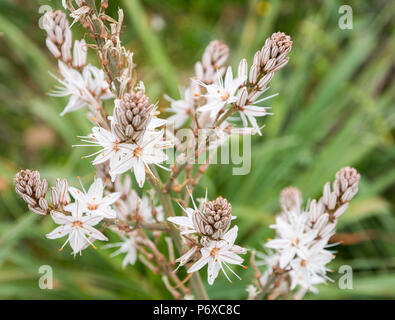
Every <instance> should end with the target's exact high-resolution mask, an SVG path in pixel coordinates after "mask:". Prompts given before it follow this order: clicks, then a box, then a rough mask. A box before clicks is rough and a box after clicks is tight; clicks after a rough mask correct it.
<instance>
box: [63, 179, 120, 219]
mask: <svg viewBox="0 0 395 320" xmlns="http://www.w3.org/2000/svg"><path fill="white" fill-rule="evenodd" d="M103 191H104V185H103V181H102V179H100V178H97V179H95V182H94V183H93V184H92V185H91V186H90V187H89V190H88V192H86V191H85V189H84V190H83V191H80V190H78V189H77V188H74V187H69V192H70V194H71V195H72V196H73V198H74V199H75V200H76V201H78V202H79V203H80V204H81V206H82V211H83V212H85V213H87V214H89V215H101V216H102V217H103V218H108V219H114V218H116V216H117V213H116V212H115V210H114V209H112V208H111V207H110V205H112V204H113V203H114V202H116V201H117V200H118V199H119V197H120V196H121V193H120V192H114V193H110V194H108V195H106V196H105V197H103Z"/></svg>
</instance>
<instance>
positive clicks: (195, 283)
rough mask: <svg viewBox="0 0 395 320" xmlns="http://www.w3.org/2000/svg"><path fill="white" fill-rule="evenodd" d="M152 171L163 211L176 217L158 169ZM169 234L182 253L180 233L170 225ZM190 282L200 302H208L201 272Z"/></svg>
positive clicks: (194, 275) (195, 273)
mask: <svg viewBox="0 0 395 320" xmlns="http://www.w3.org/2000/svg"><path fill="white" fill-rule="evenodd" d="M150 169H151V170H152V172H153V173H154V174H155V176H156V177H157V179H158V182H155V181H154V179H153V178H152V177H150V176H148V180H149V182H150V183H151V185H152V187H153V188H154V189H155V191H156V193H157V195H158V198H159V201H160V203H161V205H162V207H163V211H164V213H165V215H166V217H174V216H175V213H174V208H173V205H172V203H171V197H170V194H169V193H167V192H166V191H164V188H163V187H162V186H163V185H162V182H161V180H160V178H159V175H158V173H157V172H156V169H155V168H154V167H153V166H150ZM169 232H170V236H171V238H172V240H173V241H174V244H175V245H176V248H177V250H178V252H180V253H181V252H182V247H183V246H182V240H181V237H180V233H179V231H178V230H177V229H176V228H175V227H174V226H173V225H170V231H169ZM190 281H191V285H192V288H193V290H194V291H195V294H196V297H197V298H198V299H199V300H208V299H209V298H208V295H207V292H206V289H205V287H204V284H203V281H202V279H201V277H200V274H199V272H194V273H193V275H192V276H191V280H190Z"/></svg>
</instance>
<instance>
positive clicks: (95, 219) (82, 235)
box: [46, 201, 108, 256]
mask: <svg viewBox="0 0 395 320" xmlns="http://www.w3.org/2000/svg"><path fill="white" fill-rule="evenodd" d="M64 209H65V210H66V211H68V212H71V215H70V216H68V215H65V214H63V213H61V212H58V211H52V212H51V216H52V219H53V220H54V221H55V223H57V224H60V225H61V226H59V227H57V228H56V229H55V230H53V231H52V232H51V233H48V234H47V235H46V237H47V238H48V239H57V238H61V237H64V236H67V235H68V239H67V241H66V242H65V243H64V244H63V246H62V247H61V248H60V250H62V249H63V248H64V246H65V245H66V244H67V243H68V242H69V243H70V246H71V248H72V249H73V254H74V256H75V255H76V254H77V253H81V251H82V250H83V249H85V247H86V242H89V244H91V245H92V246H93V247H95V246H94V245H93V241H94V240H96V239H97V240H103V241H107V240H108V239H107V237H106V236H104V235H103V234H102V233H101V232H100V231H98V230H96V229H95V228H93V227H94V226H95V225H97V224H98V223H99V222H100V221H101V220H102V219H103V217H102V216H100V215H97V216H93V215H91V216H88V215H83V212H82V205H81V204H79V203H78V201H77V202H76V203H75V204H74V203H73V204H71V205H68V206H66V207H64Z"/></svg>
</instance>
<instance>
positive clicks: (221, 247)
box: [188, 226, 246, 285]
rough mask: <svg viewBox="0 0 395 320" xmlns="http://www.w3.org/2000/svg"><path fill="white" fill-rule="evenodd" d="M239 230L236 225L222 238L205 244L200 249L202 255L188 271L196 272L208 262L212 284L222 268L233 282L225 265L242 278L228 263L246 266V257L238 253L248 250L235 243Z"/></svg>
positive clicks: (209, 278) (209, 277) (208, 274)
mask: <svg viewBox="0 0 395 320" xmlns="http://www.w3.org/2000/svg"><path fill="white" fill-rule="evenodd" d="M237 231H238V227H237V226H234V227H233V228H232V229H230V230H229V231H228V232H226V233H225V234H224V235H223V237H222V239H221V240H219V241H209V243H208V245H207V246H204V247H203V248H201V249H200V252H201V254H202V257H201V258H200V259H199V260H198V261H196V262H195V263H194V264H193V265H192V266H191V267H190V268H189V269H188V273H191V272H196V271H198V270H200V269H201V268H203V267H204V266H205V265H206V264H208V268H207V279H208V283H209V284H210V285H212V284H213V283H214V280H215V279H216V278H217V276H218V272H219V270H222V271H223V273H224V274H225V277H226V278H227V279H228V280H229V281H230V282H232V281H231V280H230V279H229V277H228V275H227V273H226V271H225V268H224V266H225V267H226V268H227V269H229V270H230V272H232V273H233V274H234V275H235V276H236V277H237V278H238V279H241V278H240V277H239V276H238V275H237V274H236V273H235V272H234V271H233V270H232V269H231V268H230V267H229V265H228V264H236V265H240V266H242V267H244V266H243V265H242V262H243V261H244V259H243V258H241V257H240V256H239V255H238V254H243V253H245V252H246V250H245V249H244V248H241V247H239V246H235V245H234V242H235V240H236V237H237ZM244 268H245V267H244Z"/></svg>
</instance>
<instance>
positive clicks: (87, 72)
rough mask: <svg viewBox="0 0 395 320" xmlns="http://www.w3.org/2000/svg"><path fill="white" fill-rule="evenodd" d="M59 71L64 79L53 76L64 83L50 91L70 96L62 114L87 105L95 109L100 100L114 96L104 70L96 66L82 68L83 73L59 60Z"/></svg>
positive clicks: (56, 95)
mask: <svg viewBox="0 0 395 320" xmlns="http://www.w3.org/2000/svg"><path fill="white" fill-rule="evenodd" d="M82 59H83V57H80V58H79V60H81V61H76V63H77V62H78V63H80V62H82ZM58 66H59V72H60V74H61V76H62V79H60V78H57V77H56V76H53V77H54V78H55V79H57V80H58V81H59V83H60V84H61V85H62V86H60V87H57V90H55V91H52V92H50V95H51V96H55V97H65V96H70V99H69V102H68V103H67V105H66V107H65V108H64V110H63V111H62V113H61V114H60V115H61V116H63V115H64V114H66V113H68V112H72V111H76V110H79V109H81V108H83V107H85V106H88V107H89V108H91V110H94V109H95V108H96V107H98V104H99V101H100V100H105V99H109V98H112V97H113V94H112V93H111V91H110V90H109V84H108V83H107V81H106V80H105V75H104V72H103V71H102V70H100V69H98V68H96V67H93V66H91V65H87V66H85V67H84V69H83V70H82V73H81V72H79V71H77V70H75V69H73V68H71V67H68V66H67V65H66V64H65V63H64V62H62V61H60V60H59V61H58Z"/></svg>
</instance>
